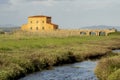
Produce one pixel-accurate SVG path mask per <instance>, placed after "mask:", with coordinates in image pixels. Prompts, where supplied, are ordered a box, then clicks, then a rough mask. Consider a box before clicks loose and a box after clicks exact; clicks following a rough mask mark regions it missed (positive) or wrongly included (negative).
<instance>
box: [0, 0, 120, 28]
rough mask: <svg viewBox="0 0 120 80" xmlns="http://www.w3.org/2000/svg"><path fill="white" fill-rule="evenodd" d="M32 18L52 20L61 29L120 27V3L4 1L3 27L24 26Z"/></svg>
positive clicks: (0, 20) (106, 0)
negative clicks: (9, 25)
mask: <svg viewBox="0 0 120 80" xmlns="http://www.w3.org/2000/svg"><path fill="white" fill-rule="evenodd" d="M32 15H47V16H52V22H53V23H56V24H58V25H59V26H60V27H61V28H80V27H83V26H91V25H115V26H120V0H0V24H1V25H2V24H14V25H19V26H20V25H22V24H24V23H27V17H28V16H32Z"/></svg>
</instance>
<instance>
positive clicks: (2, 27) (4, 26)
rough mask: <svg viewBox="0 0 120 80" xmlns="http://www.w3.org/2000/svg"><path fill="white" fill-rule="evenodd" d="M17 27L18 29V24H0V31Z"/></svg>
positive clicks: (12, 29) (7, 30)
mask: <svg viewBox="0 0 120 80" xmlns="http://www.w3.org/2000/svg"><path fill="white" fill-rule="evenodd" d="M18 29H20V27H19V26H16V25H12V24H6V25H0V31H4V32H11V31H14V30H18Z"/></svg>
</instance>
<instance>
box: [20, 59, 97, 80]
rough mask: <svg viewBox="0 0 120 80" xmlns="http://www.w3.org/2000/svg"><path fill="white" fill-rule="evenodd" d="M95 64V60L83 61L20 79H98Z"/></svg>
mask: <svg viewBox="0 0 120 80" xmlns="http://www.w3.org/2000/svg"><path fill="white" fill-rule="evenodd" d="M96 64H97V62H96V61H83V62H80V63H75V64H70V65H64V66H60V67H55V68H54V69H53V70H45V71H42V72H37V73H33V74H31V75H28V76H26V77H24V78H22V79H20V80H98V79H97V78H96V76H95V74H94V68H95V66H96Z"/></svg>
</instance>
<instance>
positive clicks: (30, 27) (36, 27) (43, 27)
mask: <svg viewBox="0 0 120 80" xmlns="http://www.w3.org/2000/svg"><path fill="white" fill-rule="evenodd" d="M32 29H33V28H32V27H30V30H32ZM36 30H39V28H38V27H36ZM42 30H44V27H42Z"/></svg>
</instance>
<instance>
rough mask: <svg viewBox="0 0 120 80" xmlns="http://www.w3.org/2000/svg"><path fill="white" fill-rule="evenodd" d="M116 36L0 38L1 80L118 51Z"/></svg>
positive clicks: (24, 35)
mask: <svg viewBox="0 0 120 80" xmlns="http://www.w3.org/2000/svg"><path fill="white" fill-rule="evenodd" d="M119 41H120V37H119V36H79V35H76V36H75V35H74V34H65V32H63V34H60V33H56V34H55V32H54V33H45V32H43V33H27V32H15V33H12V34H4V35H3V34H2V35H0V80H16V79H18V78H19V77H22V76H25V75H27V74H28V73H32V72H35V71H41V70H43V69H49V68H50V67H52V66H57V65H62V64H67V63H73V62H77V61H83V60H85V59H89V58H95V57H99V56H102V55H106V54H108V52H110V51H111V49H113V48H120V46H119V45H120V42H119Z"/></svg>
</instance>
